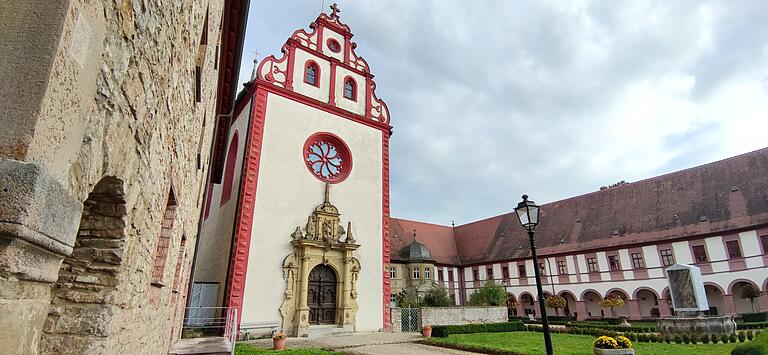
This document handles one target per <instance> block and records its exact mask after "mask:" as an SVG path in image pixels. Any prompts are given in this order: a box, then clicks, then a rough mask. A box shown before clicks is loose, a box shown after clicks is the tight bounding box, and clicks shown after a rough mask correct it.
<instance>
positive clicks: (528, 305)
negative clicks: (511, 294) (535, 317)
mask: <svg viewBox="0 0 768 355" xmlns="http://www.w3.org/2000/svg"><path fill="white" fill-rule="evenodd" d="M534 300H535V298H534V297H533V295H532V294H531V293H530V292H528V291H523V292H521V293H520V296H518V297H517V302H518V303H519V304H521V305H522V310H523V315H525V316H527V315H529V314H536V309H535V307H534Z"/></svg>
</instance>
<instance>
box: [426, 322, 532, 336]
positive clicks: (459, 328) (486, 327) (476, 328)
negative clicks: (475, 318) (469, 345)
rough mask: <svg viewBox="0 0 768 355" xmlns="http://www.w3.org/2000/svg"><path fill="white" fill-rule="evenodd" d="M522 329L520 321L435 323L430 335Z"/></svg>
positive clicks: (523, 326)
mask: <svg viewBox="0 0 768 355" xmlns="http://www.w3.org/2000/svg"><path fill="white" fill-rule="evenodd" d="M523 330H525V325H523V322H520V321H517V322H505V323H487V324H464V325H435V326H432V336H433V337H436V338H445V337H447V336H449V335H451V334H470V333H501V332H517V331H523Z"/></svg>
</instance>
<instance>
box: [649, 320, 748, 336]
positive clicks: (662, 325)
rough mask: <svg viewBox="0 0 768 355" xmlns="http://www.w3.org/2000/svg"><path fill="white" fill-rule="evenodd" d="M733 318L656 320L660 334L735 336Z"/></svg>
mask: <svg viewBox="0 0 768 355" xmlns="http://www.w3.org/2000/svg"><path fill="white" fill-rule="evenodd" d="M733 317H734V316H710V317H705V316H701V317H665V318H659V319H658V320H656V328H657V329H658V331H659V332H660V333H662V334H671V335H674V334H698V335H701V334H717V335H720V334H727V335H730V334H735V333H736V321H734V320H733Z"/></svg>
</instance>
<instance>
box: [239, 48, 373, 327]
mask: <svg viewBox="0 0 768 355" xmlns="http://www.w3.org/2000/svg"><path fill="white" fill-rule="evenodd" d="M297 53H299V52H298V51H297ZM320 131H322V132H330V133H333V134H335V135H337V136H339V137H340V138H341V139H342V140H344V142H346V144H347V145H348V146H349V149H350V152H351V155H352V161H353V167H352V170H351V172H350V174H349V176H348V177H347V179H346V180H344V181H343V182H341V183H339V184H335V185H331V194H330V195H331V203H333V204H334V205H335V206H336V207H338V209H339V212H340V213H341V222H342V224H343V225H345V226H346V223H347V221H352V232H353V233H354V235H355V238H356V239H357V241H358V243H359V244H360V245H361V247H360V249H358V250H357V251H356V252H355V257H356V258H358V259H359V260H360V264H361V271H360V278H359V279H358V285H357V290H358V298H357V302H358V305H359V311H358V313H357V324H356V326H357V330H358V331H367V330H378V329H380V328H381V327H382V325H383V300H382V294H383V286H382V275H383V274H382V273H383V264H382V256H383V250H382V207H381V206H382V183H383V177H382V132H381V131H380V130H378V129H374V128H371V127H368V126H365V125H362V124H360V123H356V122H353V121H351V120H347V119H345V118H341V117H338V116H335V115H332V114H330V113H326V112H324V111H320V110H317V109H314V108H312V107H309V106H306V105H303V104H299V103H296V102H294V101H291V100H289V99H286V98H283V97H281V96H277V95H274V94H269V95H268V98H267V109H266V118H265V122H264V138H263V139H264V140H263V143H262V150H261V164H260V167H259V180H258V186H257V188H256V203H255V208H254V216H253V228H252V234H251V249H250V254H249V263H248V273H247V278H246V286H245V294H244V302H243V314H242V317H243V319H242V322H243V323H251V322H273V321H280V320H281V316H280V313H279V308H280V305H281V303H282V301H283V292H284V291H285V281H284V280H283V278H282V262H283V259H284V258H285V257H286V256H287V255H288V254H290V253H291V252H293V248H292V246H291V243H290V241H291V236H290V235H291V233H292V232H293V231H294V230H295V229H296V227H297V226H304V225H305V224H306V221H307V217H308V216H309V215H310V214H311V213H312V211H313V210H314V208H315V207H316V206H317V205H319V204H320V203H322V201H323V191H324V188H325V185H324V183H323V182H321V181H320V180H318V179H317V178H315V177H314V175H312V174H311V173H310V172H309V170H308V169H307V167H306V165H305V163H304V161H303V156H304V155H303V147H304V143H305V141H306V140H307V138H309V136H311V135H312V134H314V133H316V132H320Z"/></svg>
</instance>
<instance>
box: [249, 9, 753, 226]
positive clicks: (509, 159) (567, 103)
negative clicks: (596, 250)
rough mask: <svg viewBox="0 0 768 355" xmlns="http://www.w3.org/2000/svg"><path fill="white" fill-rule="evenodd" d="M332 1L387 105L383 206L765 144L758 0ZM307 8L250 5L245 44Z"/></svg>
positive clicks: (572, 189)
mask: <svg viewBox="0 0 768 355" xmlns="http://www.w3.org/2000/svg"><path fill="white" fill-rule="evenodd" d="M255 6H258V9H255V8H254V7H255ZM340 7H341V8H342V11H343V12H342V19H343V20H344V21H345V22H346V23H347V24H349V25H350V26H351V28H352V30H353V32H354V33H355V37H354V40H355V41H356V42H357V43H358V54H361V55H363V56H364V57H365V58H366V60H367V61H368V63H369V64H370V65H371V68H372V72H373V73H374V74H375V75H376V79H375V80H376V81H377V83H378V89H377V93H378V96H379V97H381V98H383V99H385V100H386V101H387V103H388V105H389V108H390V110H391V113H392V124H393V126H394V131H395V134H394V136H393V137H392V141H391V162H392V166H391V181H392V184H391V188H392V191H391V194H392V215H393V216H398V217H405V218H412V219H418V220H425V221H430V222H435V223H441V224H449V223H450V222H451V220H455V221H456V222H457V223H465V222H469V221H472V220H476V219H481V218H485V217H490V216H493V215H496V214H500V213H505V212H508V211H510V210H511V209H512V208H514V206H515V205H516V203H517V202H518V200H519V198H520V195H522V193H528V194H529V195H531V196H532V198H534V199H535V200H536V201H537V202H539V203H546V202H551V201H555V200H559V199H563V198H567V197H570V196H574V195H578V194H582V193H587V192H591V191H595V190H597V189H598V188H599V187H600V186H602V185H608V184H611V183H614V182H616V181H619V180H628V181H637V180H640V179H643V178H647V177H652V176H656V175H659V174H663V173H667V172H671V171H675V170H680V169H683V168H687V167H691V166H695V165H699V164H703V163H707V162H710V161H714V160H717V159H722V158H726V157H729V156H733V155H736V154H740V153H744V152H747V151H750V150H754V149H758V148H761V147H763V146H765V143H764V142H765V139H764V137H760V136H761V134H763V132H766V131H767V130H768V9H767V8H766V7H765V6H764V3H763V2H762V1H742V2H738V3H734V2H725V1H676V2H668V1H644V2H641V1H611V2H606V1H595V2H592V1H576V2H561V1H554V0H552V1H542V2H508V1H500V0H497V1H484V2H471V3H466V2H451V1H439V0H433V1H405V0H403V1H387V2H381V1H373V0H370V1H343V2H342V1H340ZM319 10H320V9H319V8H318V6H317V4H316V2H314V1H313V2H309V1H295V2H294V1H291V2H274V3H259V4H258V5H256V4H252V8H251V17H250V18H249V36H248V37H247V41H248V44H247V46H246V53H251V52H250V51H252V49H251V48H253V46H254V44H257V45H258V48H259V50H260V52H262V51H263V52H264V53H266V52H269V53H274V52H277V51H278V50H279V48H280V46H281V45H282V43H283V42H284V41H285V39H286V38H287V37H288V36H289V35H290V34H291V33H292V31H293V30H295V29H296V28H306V26H307V24H308V23H309V22H310V21H312V20H313V19H314V18H315V17H316V16H317V12H318V11H319ZM250 59H251V58H244V62H245V63H250ZM250 67H251V65H250V64H244V65H243V68H244V69H246V68H247V73H250ZM243 77H244V76H243V73H241V78H243Z"/></svg>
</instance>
